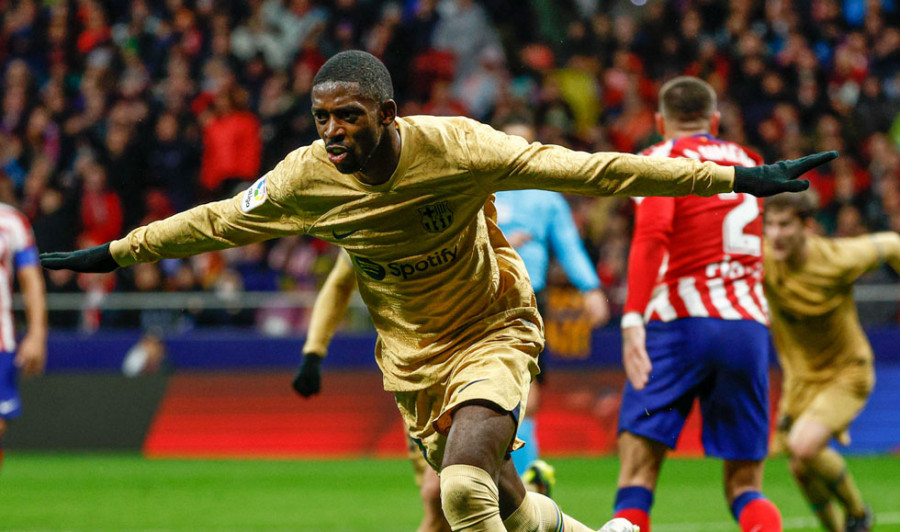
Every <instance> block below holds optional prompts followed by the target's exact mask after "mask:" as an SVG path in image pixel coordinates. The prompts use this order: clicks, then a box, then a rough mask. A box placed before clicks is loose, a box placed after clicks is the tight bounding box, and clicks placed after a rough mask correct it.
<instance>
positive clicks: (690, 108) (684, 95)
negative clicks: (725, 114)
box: [659, 76, 716, 123]
mask: <svg viewBox="0 0 900 532" xmlns="http://www.w3.org/2000/svg"><path fill="white" fill-rule="evenodd" d="M715 111H716V91H715V90H714V89H713V88H712V86H711V85H710V84H709V83H707V82H705V81H703V80H702V79H700V78H695V77H693V76H679V77H677V78H674V79H672V80H669V81H668V82H666V84H665V85H663V86H662V88H661V89H660V90H659V112H660V113H662V115H663V116H664V117H666V118H667V119H670V120H676V121H678V122H687V123H690V122H697V121H702V120H709V119H710V117H711V116H712V114H713V113H714V112H715Z"/></svg>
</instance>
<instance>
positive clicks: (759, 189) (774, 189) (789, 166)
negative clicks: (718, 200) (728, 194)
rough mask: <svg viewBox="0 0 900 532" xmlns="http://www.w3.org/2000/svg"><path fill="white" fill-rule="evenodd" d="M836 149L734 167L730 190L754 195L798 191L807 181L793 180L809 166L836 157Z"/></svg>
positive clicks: (812, 166) (772, 194) (806, 187)
mask: <svg viewBox="0 0 900 532" xmlns="http://www.w3.org/2000/svg"><path fill="white" fill-rule="evenodd" d="M837 156H838V152H836V151H823V152H819V153H816V154H813V155H807V156H806V157H802V158H800V159H792V160H789V161H778V162H777V163H775V164H766V165H763V166H754V167H752V168H745V167H743V166H735V167H734V191H735V192H746V193H748V194H752V195H754V196H758V197H765V196H774V195H775V194H780V193H781V192H800V191H802V190H806V189H808V188H809V181H795V180H796V179H797V178H798V177H800V176H801V175H803V174H805V173H806V172H809V171H810V170H812V169H813V168H815V167H817V166H819V165H822V164H825V163H827V162H828V161H831V160H833V159H836V158H837Z"/></svg>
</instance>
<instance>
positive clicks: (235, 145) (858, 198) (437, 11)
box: [0, 0, 900, 326]
mask: <svg viewBox="0 0 900 532" xmlns="http://www.w3.org/2000/svg"><path fill="white" fill-rule="evenodd" d="M632 1H633V2H634V3H630V2H625V1H612V0H607V1H603V0H567V1H563V0H528V1H518V0H482V1H477V0H403V1H397V2H384V1H376V0H250V1H246V2H245V1H237V0H166V1H165V2H163V1H151V0H106V1H103V2H100V1H96V0H42V1H39V0H0V13H2V27H0V75H2V85H0V96H2V115H0V199H2V201H6V202H9V203H12V204H15V205H17V206H19V207H20V208H21V209H22V210H23V211H24V212H25V213H26V215H27V216H28V217H29V219H30V220H31V222H32V224H33V226H34V230H35V234H36V238H37V243H38V246H39V248H40V249H41V250H42V251H54V250H68V249H74V248H75V247H87V246H92V245H97V244H99V243H102V242H105V241H107V240H111V239H114V238H117V237H119V236H122V235H123V234H124V233H125V232H127V231H128V230H129V229H131V228H133V227H135V226H137V225H140V224H144V223H147V222H149V221H152V220H154V219H159V218H162V217H165V216H168V215H170V214H172V213H174V212H177V211H180V210H183V209H185V208H188V207H190V206H191V205H193V204H196V203H198V202H203V201H209V200H211V199H219V198H223V197H226V196H229V195H231V194H233V193H234V192H235V191H236V190H239V189H243V188H244V187H246V186H247V185H248V184H249V183H248V182H249V181H252V180H254V179H256V177H258V176H259V175H260V174H261V173H263V172H265V171H266V170H267V169H269V168H271V167H273V166H274V165H275V164H276V163H277V162H278V161H279V160H280V159H281V158H282V157H283V156H284V155H286V154H287V153H288V152H289V151H291V150H292V149H294V148H296V147H298V146H301V145H304V144H307V143H309V142H310V141H313V140H315V139H316V138H317V135H316V130H315V126H314V123H313V120H312V117H311V115H310V113H309V105H310V97H309V91H310V84H311V80H312V77H313V75H314V74H315V72H316V70H317V69H318V68H319V66H321V65H322V63H324V61H325V60H326V58H328V57H329V56H330V55H332V54H334V53H335V52H338V51H340V50H345V49H351V48H359V49H364V50H367V51H369V52H371V53H373V54H374V55H376V56H378V57H380V58H381V59H382V60H383V61H384V62H385V63H386V65H387V66H388V68H389V69H390V71H391V72H392V74H393V76H394V83H395V90H396V96H397V101H398V103H399V104H400V106H401V114H402V115H410V114H418V113H426V114H437V115H468V116H471V117H474V118H476V119H479V120H482V121H485V122H488V123H492V124H494V125H495V126H500V125H502V124H504V123H505V122H508V121H511V120H527V121H529V122H532V123H534V124H535V126H536V128H537V131H538V137H539V139H540V140H541V141H543V142H547V143H556V144H562V145H566V146H569V147H574V148H578V149H584V150H588V151H598V150H616V151H625V152H635V151H638V150H640V149H641V148H643V147H645V146H647V145H649V144H650V143H652V142H655V141H657V140H659V137H657V136H656V135H655V132H654V124H653V113H654V111H655V109H656V94H657V90H658V88H659V86H660V84H661V82H662V81H664V80H666V79H668V78H670V77H672V76H674V75H679V74H683V73H686V74H691V75H695V76H699V77H701V78H703V79H705V80H707V81H709V82H710V83H711V84H712V85H713V86H714V87H715V88H716V89H717V91H718V93H719V96H720V110H721V112H722V132H721V135H720V136H722V137H723V138H726V139H729V140H734V141H736V142H739V143H742V144H746V145H749V146H751V147H753V148H754V149H756V150H757V151H758V152H759V153H760V154H761V155H763V157H764V158H765V159H766V160H767V161H769V162H772V161H775V160H778V159H782V158H788V157H798V156H801V155H803V154H806V153H811V152H813V151H818V150H830V149H837V150H840V151H841V153H842V157H841V158H840V159H838V160H837V161H836V162H835V163H833V164H831V165H830V166H829V167H827V168H826V169H824V170H822V171H818V172H816V173H815V174H814V175H813V176H812V180H813V182H814V187H815V188H816V189H817V190H818V192H819V194H820V197H821V203H822V205H823V207H824V208H823V210H822V213H821V217H820V220H819V221H820V224H821V228H822V231H823V232H825V233H827V234H834V235H856V234H860V233H863V232H865V231H868V230H879V229H887V228H889V229H892V230H895V231H896V230H900V114H898V112H900V4H898V3H897V2H895V1H892V0H843V1H840V0H803V1H796V2H792V1H789V0H767V1H756V2H755V1H750V0H732V1H724V0H695V1H691V0H649V1H646V0H632ZM636 4H641V5H636ZM570 200H571V203H572V207H573V213H574V214H575V218H576V221H577V223H578V224H579V227H580V229H581V231H582V234H583V237H584V239H585V242H586V243H587V245H588V249H589V251H590V253H591V254H592V256H593V258H594V259H595V260H596V264H597V268H598V271H599V272H600V274H601V278H602V279H603V280H604V282H605V283H606V284H607V286H608V287H610V288H611V290H610V292H611V295H612V298H613V300H614V301H617V300H621V291H622V290H623V287H622V284H623V282H624V268H625V264H626V259H627V254H628V243H629V238H630V212H629V208H630V204H629V202H628V201H625V200H622V199H602V200H594V199H587V198H574V197H573V198H570ZM334 257H335V250H334V249H333V248H331V247H330V246H328V245H326V244H324V243H323V242H320V241H316V240H313V239H310V238H306V237H295V238H287V239H281V240H279V241H274V242H271V243H266V244H259V245H254V246H248V247H246V248H241V249H236V250H230V251H227V252H222V253H217V254H208V255H203V256H199V257H196V258H193V259H190V260H185V261H164V262H163V263H161V264H159V265H151V264H144V265H139V266H137V267H134V268H129V269H126V270H124V271H121V272H119V273H117V274H110V275H106V276H101V275H83V276H80V277H76V276H75V275H74V274H72V273H71V272H68V271H57V272H48V274H49V277H48V288H49V290H50V291H51V292H54V291H56V292H77V291H85V292H91V293H103V292H107V291H112V290H116V291H142V292H158V291H194V290H219V291H231V292H233V291H241V290H279V289H280V290H296V289H314V288H316V287H317V285H318V284H319V282H320V281H321V280H322V279H323V278H324V275H326V274H327V272H328V271H329V270H330V268H331V264H332V263H333V260H334ZM51 319H52V316H51ZM97 319H99V318H97ZM233 319H238V318H235V315H233V314H228V313H222V314H221V315H219V317H218V318H214V319H213V321H216V320H221V321H224V322H227V321H229V320H233ZM240 319H247V318H246V317H244V318H240ZM250 319H251V321H252V318H250ZM297 319H298V320H300V321H302V317H298V318H297ZM126 321H127V319H126ZM297 325H299V326H302V323H298V324H297Z"/></svg>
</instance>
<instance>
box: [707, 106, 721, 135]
mask: <svg viewBox="0 0 900 532" xmlns="http://www.w3.org/2000/svg"><path fill="white" fill-rule="evenodd" d="M721 123H722V113H720V112H719V111H714V112H713V114H712V116H710V117H709V134H710V135H712V136H714V137H718V136H719V124H721Z"/></svg>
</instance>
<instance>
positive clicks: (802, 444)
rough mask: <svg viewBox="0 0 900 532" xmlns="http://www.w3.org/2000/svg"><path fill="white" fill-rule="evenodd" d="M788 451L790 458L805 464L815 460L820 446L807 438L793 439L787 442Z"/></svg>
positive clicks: (820, 449)
mask: <svg viewBox="0 0 900 532" xmlns="http://www.w3.org/2000/svg"><path fill="white" fill-rule="evenodd" d="M788 451H789V452H790V454H791V457H792V458H794V459H795V460H799V461H800V462H801V463H806V462H809V461H810V460H812V459H813V458H815V457H816V456H817V455H818V454H819V453H820V452H821V451H822V446H821V445H820V444H819V443H818V442H816V441H812V440H810V439H807V438H802V437H793V438H790V439H789V440H788Z"/></svg>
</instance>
